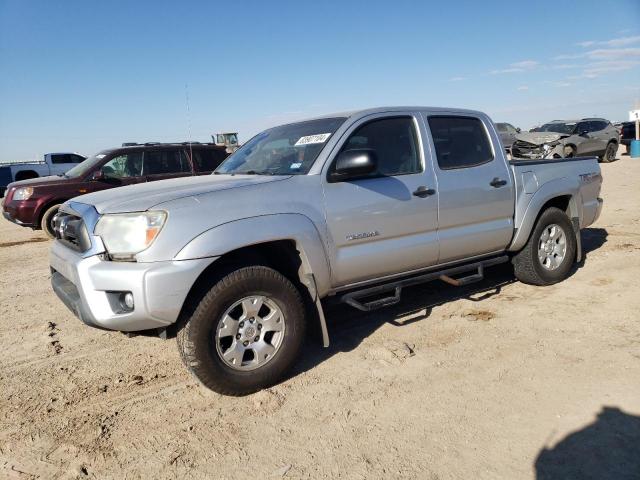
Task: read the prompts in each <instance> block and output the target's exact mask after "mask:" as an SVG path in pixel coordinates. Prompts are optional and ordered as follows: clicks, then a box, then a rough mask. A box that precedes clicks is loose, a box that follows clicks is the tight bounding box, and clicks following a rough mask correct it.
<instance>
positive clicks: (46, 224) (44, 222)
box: [40, 203, 60, 238]
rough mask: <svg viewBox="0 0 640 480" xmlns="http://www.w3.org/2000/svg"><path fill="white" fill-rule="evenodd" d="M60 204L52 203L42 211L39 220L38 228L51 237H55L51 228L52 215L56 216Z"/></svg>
mask: <svg viewBox="0 0 640 480" xmlns="http://www.w3.org/2000/svg"><path fill="white" fill-rule="evenodd" d="M59 209H60V204H59V203H58V204H56V205H52V206H50V207H49V208H47V210H46V211H45V212H44V214H43V215H42V219H41V220H40V228H42V230H43V231H44V232H45V233H46V234H47V235H48V236H49V237H51V238H53V237H55V231H54V228H53V217H55V216H56V213H58V210H59Z"/></svg>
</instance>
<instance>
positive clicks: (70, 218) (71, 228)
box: [53, 212, 91, 252]
mask: <svg viewBox="0 0 640 480" xmlns="http://www.w3.org/2000/svg"><path fill="white" fill-rule="evenodd" d="M53 225H54V231H55V235H56V238H57V239H58V240H60V241H61V242H62V243H64V244H65V245H66V246H67V247H69V248H72V249H73V250H76V251H78V252H86V251H87V250H89V248H90V247H91V239H90V238H89V232H87V227H86V226H85V224H84V222H83V221H82V218H80V217H77V216H75V215H71V214H69V213H65V212H59V213H57V214H56V216H55V217H54V219H53Z"/></svg>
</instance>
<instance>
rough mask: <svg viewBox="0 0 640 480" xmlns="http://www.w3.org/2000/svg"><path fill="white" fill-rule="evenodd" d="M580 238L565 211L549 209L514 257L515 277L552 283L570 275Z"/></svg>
mask: <svg viewBox="0 0 640 480" xmlns="http://www.w3.org/2000/svg"><path fill="white" fill-rule="evenodd" d="M576 250H577V242H576V237H575V235H574V232H573V226H572V225H571V221H570V220H569V217H568V216H567V214H566V213H565V212H563V211H562V210H560V209H558V208H555V207H551V208H548V209H546V210H545V211H544V212H542V214H541V215H540V217H539V218H538V221H537V223H536V225H535V227H534V229H533V232H531V236H530V237H529V240H528V241H527V244H526V245H525V246H524V248H523V249H522V250H520V251H519V252H518V253H517V254H516V255H515V256H514V257H513V267H514V273H515V275H516V278H517V279H518V280H520V281H521V282H524V283H529V284H532V285H552V284H554V283H557V282H560V281H562V280H564V279H565V278H567V276H568V275H569V271H570V270H571V265H573V262H574V260H575V258H576Z"/></svg>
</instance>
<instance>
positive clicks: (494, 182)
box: [489, 177, 507, 188]
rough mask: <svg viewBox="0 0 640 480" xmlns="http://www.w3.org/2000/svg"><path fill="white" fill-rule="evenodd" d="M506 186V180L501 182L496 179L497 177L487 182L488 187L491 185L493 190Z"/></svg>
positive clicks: (499, 179)
mask: <svg viewBox="0 0 640 480" xmlns="http://www.w3.org/2000/svg"><path fill="white" fill-rule="evenodd" d="M506 184H507V181H506V180H502V179H501V178H498V177H496V178H494V179H493V180H491V181H490V182H489V185H491V186H492V187H493V188H500V187H504V186H505V185H506Z"/></svg>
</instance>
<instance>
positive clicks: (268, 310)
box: [177, 266, 306, 395]
mask: <svg viewBox="0 0 640 480" xmlns="http://www.w3.org/2000/svg"><path fill="white" fill-rule="evenodd" d="M305 327H306V323H305V318H304V307H303V303H302V298H301V296H300V293H299V292H298V290H297V289H296V287H295V286H294V285H293V284H292V283H291V282H290V281H289V280H288V279H287V278H286V277H284V276H283V275H282V274H280V273H279V272H277V271H275V270H273V269H271V268H268V267H264V266H250V267H244V268H238V269H237V270H235V271H232V272H231V273H229V274H227V275H226V276H224V277H223V278H222V279H220V280H219V281H217V282H216V283H215V284H214V285H213V286H212V287H211V289H210V290H209V291H208V292H207V293H206V294H205V295H204V297H202V299H201V300H200V301H199V303H198V305H197V306H195V311H194V312H193V314H192V315H191V316H190V317H189V318H188V319H186V322H185V323H184V325H183V326H182V328H181V329H180V330H179V331H178V335H177V340H178V349H179V351H180V355H181V356H182V360H183V361H184V363H185V365H186V366H187V368H188V369H189V370H190V371H191V373H193V375H194V376H195V377H196V378H197V379H198V380H200V382H202V383H203V384H204V385H205V386H206V387H208V388H210V389H211V390H214V391H216V392H218V393H221V394H225V395H247V394H249V393H253V392H255V391H257V390H260V389H262V388H266V387H268V386H271V385H273V384H275V383H277V382H278V381H280V380H282V378H283V377H284V376H285V375H286V373H287V372H288V371H289V369H290V368H291V367H292V366H293V365H294V363H295V361H296V359H297V358H298V355H299V353H300V351H301V349H302V343H303V340H304V334H305Z"/></svg>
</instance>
